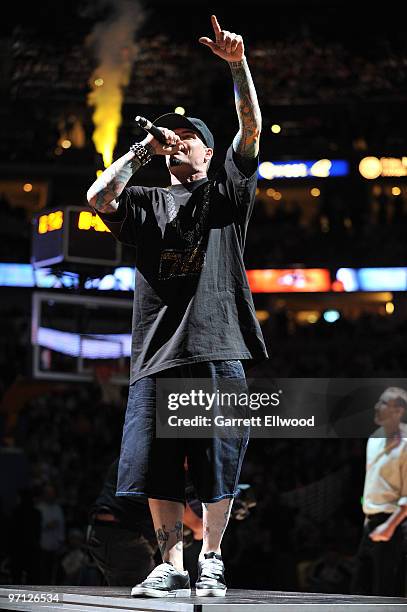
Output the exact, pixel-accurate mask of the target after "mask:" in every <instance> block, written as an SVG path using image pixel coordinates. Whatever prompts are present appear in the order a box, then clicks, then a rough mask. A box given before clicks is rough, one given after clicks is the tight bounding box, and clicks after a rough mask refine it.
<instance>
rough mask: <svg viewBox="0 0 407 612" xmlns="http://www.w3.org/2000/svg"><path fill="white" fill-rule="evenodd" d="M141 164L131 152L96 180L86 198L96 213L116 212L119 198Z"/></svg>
mask: <svg viewBox="0 0 407 612" xmlns="http://www.w3.org/2000/svg"><path fill="white" fill-rule="evenodd" d="M140 166H141V164H140V162H139V160H138V159H137V157H135V155H134V153H132V151H129V152H128V153H126V154H125V155H123V157H120V158H119V159H118V160H116V161H115V162H114V163H113V164H112V165H111V166H109V167H108V168H106V170H105V171H104V172H103V173H102V174H101V175H100V176H99V178H97V179H96V181H95V182H94V183H93V185H91V187H90V188H89V189H88V193H87V194H86V197H87V198H88V202H89V204H90V205H91V206H92V208H94V209H95V210H96V211H99V212H104V213H113V212H116V210H117V208H118V206H119V204H118V203H117V202H116V198H118V197H119V195H120V194H121V192H122V191H123V189H124V188H125V186H126V185H127V183H128V182H129V180H130V178H131V177H132V175H133V174H134V172H136V171H137V170H138V169H139V168H140Z"/></svg>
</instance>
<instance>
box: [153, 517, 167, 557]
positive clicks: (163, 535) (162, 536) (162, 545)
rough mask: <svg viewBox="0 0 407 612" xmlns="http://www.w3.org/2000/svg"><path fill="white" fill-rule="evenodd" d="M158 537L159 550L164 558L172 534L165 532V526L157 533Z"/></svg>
mask: <svg viewBox="0 0 407 612" xmlns="http://www.w3.org/2000/svg"><path fill="white" fill-rule="evenodd" d="M155 534H156V537H157V543H158V548H159V549H160V553H161V556H162V557H164V552H165V549H166V547H167V542H168V540H169V539H170V532H169V531H166V530H165V525H163V526H162V529H161V527H160V528H159V529H157V531H156V532H155Z"/></svg>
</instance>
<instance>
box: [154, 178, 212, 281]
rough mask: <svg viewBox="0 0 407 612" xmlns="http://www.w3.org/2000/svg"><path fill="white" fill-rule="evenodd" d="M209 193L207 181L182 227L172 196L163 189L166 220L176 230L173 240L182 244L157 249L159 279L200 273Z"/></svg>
mask: <svg viewBox="0 0 407 612" xmlns="http://www.w3.org/2000/svg"><path fill="white" fill-rule="evenodd" d="M209 197H210V181H208V183H206V184H205V186H204V188H203V192H202V194H200V201H199V202H198V203H197V205H196V208H195V211H194V214H193V215H192V217H191V220H190V222H189V223H186V227H184V223H183V222H182V220H181V215H180V214H179V211H178V210H177V207H176V204H175V200H174V196H173V195H172V193H171V192H170V191H166V193H165V198H166V201H167V215H168V224H169V226H170V227H171V229H172V230H173V231H174V232H175V234H176V237H177V243H179V244H182V245H183V248H168V249H164V250H163V251H162V252H161V256H160V265H159V271H158V278H159V280H170V279H174V278H180V277H196V276H199V274H200V273H201V270H202V268H203V266H204V265H205V256H206V244H207V236H205V234H206V232H207V229H208V216H209ZM177 213H178V214H177Z"/></svg>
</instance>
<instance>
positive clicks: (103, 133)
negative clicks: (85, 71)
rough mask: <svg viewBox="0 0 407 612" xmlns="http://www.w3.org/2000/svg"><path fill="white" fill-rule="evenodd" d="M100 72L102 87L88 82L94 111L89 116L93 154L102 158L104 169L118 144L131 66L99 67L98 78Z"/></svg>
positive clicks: (128, 63) (89, 100)
mask: <svg viewBox="0 0 407 612" xmlns="http://www.w3.org/2000/svg"><path fill="white" fill-rule="evenodd" d="M102 69H104V70H103V86H97V85H95V84H94V82H95V79H94V78H93V77H92V78H91V83H93V91H91V92H90V94H89V97H88V103H89V104H90V105H91V106H94V107H95V111H94V113H93V115H92V119H93V123H94V126H95V129H94V131H93V135H92V140H93V142H94V144H95V148H96V151H97V152H98V153H100V154H101V155H102V156H103V163H104V166H105V168H107V167H108V166H110V164H111V163H112V160H113V151H114V148H115V146H116V143H117V134H118V131H119V127H120V124H121V122H122V114H121V109H122V104H123V87H125V86H126V85H127V84H128V82H129V79H130V71H131V64H130V62H123V63H121V64H116V65H113V64H111V65H108V64H105V65H104V66H99V67H98V69H97V72H98V74H100V73H101V70H102Z"/></svg>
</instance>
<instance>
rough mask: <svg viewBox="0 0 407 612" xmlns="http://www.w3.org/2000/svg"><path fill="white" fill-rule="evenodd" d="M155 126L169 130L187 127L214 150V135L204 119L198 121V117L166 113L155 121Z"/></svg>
mask: <svg viewBox="0 0 407 612" xmlns="http://www.w3.org/2000/svg"><path fill="white" fill-rule="evenodd" d="M153 125H157V126H159V127H165V128H168V129H169V130H174V129H175V128H182V127H185V128H188V129H190V130H193V131H194V132H198V134H199V136H200V137H201V140H202V141H203V142H204V143H205V144H206V146H207V147H209V148H211V149H213V147H214V145H215V140H214V138H213V134H212V132H211V131H210V129H209V128H208V126H207V125H206V123H204V122H203V121H202V119H197V118H196V117H185V115H179V114H178V113H166V114H165V115H161V117H158V118H157V119H155V120H154V121H153Z"/></svg>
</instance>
